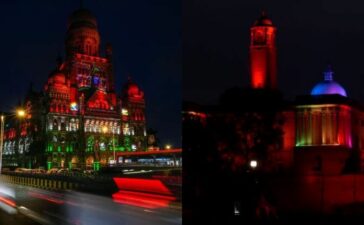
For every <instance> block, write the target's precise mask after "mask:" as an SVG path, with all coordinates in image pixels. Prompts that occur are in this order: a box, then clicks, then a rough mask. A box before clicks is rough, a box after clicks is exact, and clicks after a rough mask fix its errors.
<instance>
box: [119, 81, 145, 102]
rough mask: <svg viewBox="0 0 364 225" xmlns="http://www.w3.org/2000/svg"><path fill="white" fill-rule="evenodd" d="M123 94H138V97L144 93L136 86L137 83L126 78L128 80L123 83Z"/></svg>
mask: <svg viewBox="0 0 364 225" xmlns="http://www.w3.org/2000/svg"><path fill="white" fill-rule="evenodd" d="M123 90H124V94H125V95H127V96H129V97H131V96H134V97H136V96H139V97H143V96H144V93H143V91H142V90H140V88H139V87H138V85H137V84H136V83H134V82H133V81H132V80H131V78H130V77H129V78H128V82H127V83H126V84H125V85H124V88H123Z"/></svg>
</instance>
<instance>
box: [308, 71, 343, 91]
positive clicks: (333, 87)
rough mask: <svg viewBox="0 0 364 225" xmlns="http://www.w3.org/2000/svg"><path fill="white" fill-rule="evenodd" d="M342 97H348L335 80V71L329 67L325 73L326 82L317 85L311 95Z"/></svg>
mask: <svg viewBox="0 0 364 225" xmlns="http://www.w3.org/2000/svg"><path fill="white" fill-rule="evenodd" d="M335 94H336V95H341V96H344V97H347V94H346V91H345V89H344V88H343V87H342V86H341V85H340V84H339V83H337V82H335V81H334V80H333V71H332V70H331V68H330V67H329V68H328V69H327V70H326V71H325V72H324V81H322V82H320V83H318V84H316V85H315V87H314V88H313V89H312V91H311V95H335Z"/></svg>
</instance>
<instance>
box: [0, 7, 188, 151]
mask: <svg viewBox="0 0 364 225" xmlns="http://www.w3.org/2000/svg"><path fill="white" fill-rule="evenodd" d="M83 2H84V3H83V5H84V8H87V9H89V10H90V11H91V12H93V14H94V15H95V16H96V18H97V21H98V28H99V32H100V35H101V53H102V55H103V52H104V51H103V48H104V46H105V43H106V42H111V44H112V45H113V58H114V72H115V80H116V88H117V90H118V93H120V92H121V86H122V85H123V84H124V83H125V82H126V81H127V77H128V74H130V75H131V77H132V79H133V80H134V81H135V82H136V83H137V84H138V85H139V87H141V89H142V90H143V91H144V93H145V97H146V107H147V127H148V128H153V129H154V130H157V131H158V136H159V138H160V140H161V144H163V145H164V144H167V143H168V144H172V145H173V146H174V147H181V83H182V69H181V66H182V65H181V52H182V49H181V6H180V2H179V1H175V0H173V1H170V0H122V1H117V0H102V1H101V0H84V1H83ZM79 6H80V1H77V0H66V1H65V0H56V1H46V0H42V1H35V0H34V1H29V0H23V1H21V0H18V1H14V0H4V1H0V21H1V22H0V25H1V26H0V27H1V55H0V63H1V76H0V94H1V96H2V97H1V98H0V110H2V111H11V110H13V109H14V107H15V105H16V104H17V103H18V101H19V100H21V99H22V98H23V97H24V95H25V93H26V91H27V90H28V87H29V83H30V82H33V84H34V87H35V89H37V90H40V89H41V88H43V85H44V83H45V82H46V80H47V77H48V75H49V73H50V72H51V71H52V70H53V69H55V66H56V58H57V55H58V53H61V54H62V55H63V56H64V38H65V34H66V28H67V27H66V26H67V18H68V16H69V15H70V14H71V13H72V12H73V11H75V10H77V9H78V8H79Z"/></svg>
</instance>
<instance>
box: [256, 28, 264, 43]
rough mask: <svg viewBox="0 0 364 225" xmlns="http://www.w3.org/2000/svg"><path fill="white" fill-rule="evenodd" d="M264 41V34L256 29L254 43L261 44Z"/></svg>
mask: <svg viewBox="0 0 364 225" xmlns="http://www.w3.org/2000/svg"><path fill="white" fill-rule="evenodd" d="M264 43H265V34H264V32H262V31H258V32H256V33H255V38H254V44H256V45H262V44H264Z"/></svg>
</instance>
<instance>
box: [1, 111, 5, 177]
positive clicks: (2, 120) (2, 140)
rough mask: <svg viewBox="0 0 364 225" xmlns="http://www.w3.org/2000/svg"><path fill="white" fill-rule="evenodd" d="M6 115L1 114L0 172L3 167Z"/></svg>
mask: <svg viewBox="0 0 364 225" xmlns="http://www.w3.org/2000/svg"><path fill="white" fill-rule="evenodd" d="M4 120H5V117H4V115H1V125H0V174H1V169H2V167H3V142H4V122H5V121H4Z"/></svg>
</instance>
